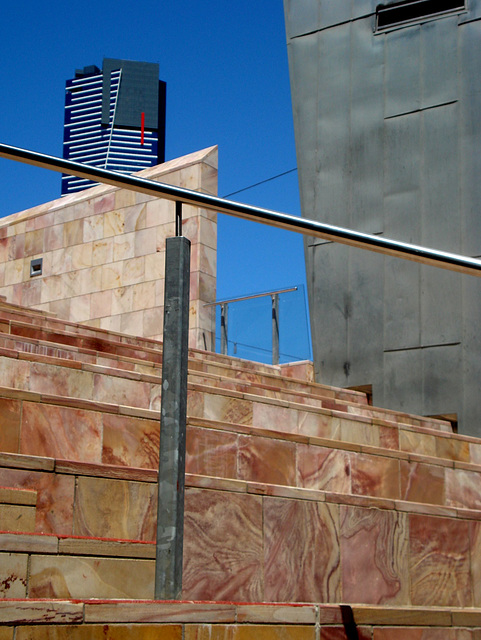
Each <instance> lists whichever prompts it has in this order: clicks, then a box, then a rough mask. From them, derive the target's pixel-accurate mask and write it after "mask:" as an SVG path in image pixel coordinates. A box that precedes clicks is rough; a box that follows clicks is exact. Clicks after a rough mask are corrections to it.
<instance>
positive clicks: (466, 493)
mask: <svg viewBox="0 0 481 640" xmlns="http://www.w3.org/2000/svg"><path fill="white" fill-rule="evenodd" d="M446 503H447V504H448V505H450V506H452V507H464V508H467V509H481V473H478V472H474V471H463V470H461V469H446Z"/></svg>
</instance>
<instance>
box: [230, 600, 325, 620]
mask: <svg viewBox="0 0 481 640" xmlns="http://www.w3.org/2000/svg"><path fill="white" fill-rule="evenodd" d="M316 609H317V607H315V606H314V605H295V604H292V605H283V604H238V605H237V622H242V623H245V622H247V623H262V624H272V623H278V624H315V622H316V614H317V611H316Z"/></svg>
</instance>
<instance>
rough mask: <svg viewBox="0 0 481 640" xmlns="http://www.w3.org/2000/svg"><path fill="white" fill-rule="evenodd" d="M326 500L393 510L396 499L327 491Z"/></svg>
mask: <svg viewBox="0 0 481 640" xmlns="http://www.w3.org/2000/svg"><path fill="white" fill-rule="evenodd" d="M326 502H333V503H335V504H346V505H351V506H356V507H374V508H375V509H389V510H393V509H394V505H395V503H396V501H395V500H390V499H389V498H376V497H374V496H354V495H350V494H345V493H332V492H326Z"/></svg>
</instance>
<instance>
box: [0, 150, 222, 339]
mask: <svg viewBox="0 0 481 640" xmlns="http://www.w3.org/2000/svg"><path fill="white" fill-rule="evenodd" d="M138 175H139V176H142V177H145V178H149V179H152V180H156V181H159V182H166V183H168V184H173V185H177V186H181V187H185V188H188V189H193V190H198V191H202V192H203V193H209V194H212V195H216V194H217V148H216V147H211V148H208V149H205V150H202V151H199V152H196V153H192V154H190V155H188V156H184V157H182V158H178V159H176V160H172V161H169V162H166V163H164V164H162V165H158V166H156V167H150V168H148V169H145V170H144V171H141V172H139V173H138ZM183 234H184V235H185V236H187V237H188V238H189V239H190V241H191V243H192V247H191V252H192V253H191V281H190V325H189V327H190V328H189V346H190V347H197V348H201V349H205V348H207V349H210V348H211V346H212V344H213V329H214V327H213V324H212V311H211V308H210V307H204V304H205V303H206V302H212V301H213V300H215V295H216V257H217V216H216V214H215V213H212V212H210V211H205V210H201V209H199V208H196V207H190V206H184V207H183ZM173 235H175V204H174V202H169V201H168V200H163V199H160V198H153V197H150V196H146V195H144V194H141V193H135V192H133V191H128V190H126V189H120V188H117V187H111V186H108V185H99V186H96V187H91V188H90V189H86V190H84V191H82V192H80V193H78V194H71V195H68V196H66V197H65V198H61V199H58V200H54V201H52V202H48V203H45V204H42V205H40V206H38V207H34V208H32V209H28V210H26V211H22V212H20V213H16V214H13V215H11V216H8V217H5V218H3V219H1V220H0V295H3V296H6V299H7V301H8V302H11V303H13V304H19V305H24V306H28V307H33V308H36V309H41V310H44V311H48V312H52V313H54V314H56V315H57V316H58V317H59V318H62V319H65V320H69V321H72V322H81V323H84V324H89V325H91V326H95V327H98V328H101V329H106V330H109V331H117V332H122V333H127V334H132V335H135V336H141V337H145V338H154V339H162V333H163V306H164V263H165V239H166V237H169V236H173ZM37 258H42V274H41V275H36V276H33V277H32V276H31V275H30V272H31V261H32V260H35V259H37Z"/></svg>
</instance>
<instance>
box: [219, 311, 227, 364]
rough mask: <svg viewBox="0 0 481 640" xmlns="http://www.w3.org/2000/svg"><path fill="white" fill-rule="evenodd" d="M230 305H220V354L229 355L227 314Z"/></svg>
mask: <svg viewBox="0 0 481 640" xmlns="http://www.w3.org/2000/svg"><path fill="white" fill-rule="evenodd" d="M228 308H229V305H228V304H221V305H220V352H221V353H222V354H223V355H224V356H226V355H227V313H228Z"/></svg>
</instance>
